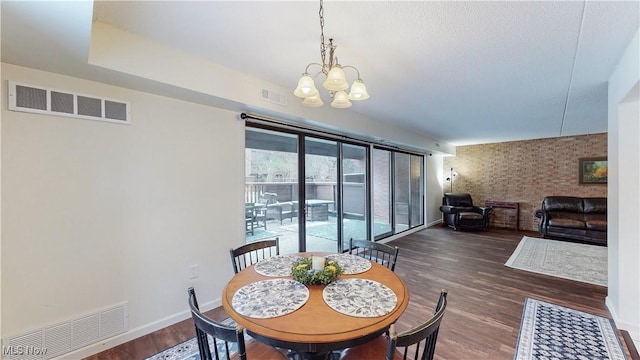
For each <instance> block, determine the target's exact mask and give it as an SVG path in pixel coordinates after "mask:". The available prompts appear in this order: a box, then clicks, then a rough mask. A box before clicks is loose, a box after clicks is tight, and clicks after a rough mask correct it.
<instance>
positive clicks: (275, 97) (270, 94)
mask: <svg viewBox="0 0 640 360" xmlns="http://www.w3.org/2000/svg"><path fill="white" fill-rule="evenodd" d="M261 95H262V100H264V101H268V102H270V103H274V104H278V105H282V106H287V96H286V95H283V94H280V93H277V92H275V91H271V90H267V89H262V94H261Z"/></svg>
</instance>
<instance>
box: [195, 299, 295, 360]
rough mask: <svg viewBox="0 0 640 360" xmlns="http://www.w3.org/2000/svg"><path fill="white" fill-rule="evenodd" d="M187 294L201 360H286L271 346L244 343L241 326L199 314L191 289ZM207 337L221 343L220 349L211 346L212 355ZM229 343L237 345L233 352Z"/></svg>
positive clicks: (252, 342) (254, 342)
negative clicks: (235, 358) (232, 359)
mask: <svg viewBox="0 0 640 360" xmlns="http://www.w3.org/2000/svg"><path fill="white" fill-rule="evenodd" d="M187 293H188V294H189V307H190V309H191V316H192V318H193V323H194V325H195V328H196V338H197V340H198V350H199V351H200V358H201V359H202V360H213V359H216V360H220V359H231V358H232V357H235V356H237V358H238V359H239V360H248V359H283V360H284V359H287V357H286V356H285V355H284V354H283V353H282V352H280V351H279V350H277V349H276V348H274V347H272V346H269V345H267V344H263V343H261V342H258V341H253V340H249V341H247V342H245V339H244V328H242V327H241V326H239V325H226V324H223V323H220V322H217V321H215V320H213V319H211V318H209V317H208V316H206V315H205V314H203V313H201V312H200V307H199V306H198V300H197V298H196V292H195V290H194V289H193V287H190V288H189V290H187ZM209 336H211V337H212V338H213V342H212V344H218V342H220V343H222V349H218V346H212V347H213V353H212V352H211V347H210V346H209ZM231 343H235V344H237V350H236V351H233V348H232V346H231ZM221 355H222V356H221ZM225 356H226V357H225Z"/></svg>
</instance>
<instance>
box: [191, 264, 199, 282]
mask: <svg viewBox="0 0 640 360" xmlns="http://www.w3.org/2000/svg"><path fill="white" fill-rule="evenodd" d="M198 276H200V267H199V266H198V264H195V265H191V266H189V279H195V278H197V277H198Z"/></svg>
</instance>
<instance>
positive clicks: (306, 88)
mask: <svg viewBox="0 0 640 360" xmlns="http://www.w3.org/2000/svg"><path fill="white" fill-rule="evenodd" d="M293 95H295V96H297V97H301V98H307V97H310V96H315V95H318V89H316V84H315V82H314V81H313V78H312V77H311V76H309V74H308V73H304V74H302V77H301V78H300V80H298V87H297V88H296V89H295V90H294V91H293Z"/></svg>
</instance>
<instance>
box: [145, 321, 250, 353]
mask: <svg viewBox="0 0 640 360" xmlns="http://www.w3.org/2000/svg"><path fill="white" fill-rule="evenodd" d="M222 323H224V324H227V325H233V324H235V322H234V321H233V320H231V319H229V318H227V319H225V320H223V321H222ZM208 338H209V349H211V351H212V353H213V349H214V343H213V338H212V337H211V336H209V337H208ZM245 339H246V340H249V339H250V337H249V336H248V335H246V334H245ZM215 346H217V348H218V355H220V359H221V360H226V359H227V356H226V352H225V350H224V342H222V341H218V342H217V343H216V344H215ZM237 348H238V345H237V344H236V343H229V353H230V354H231V355H232V354H234V353H236V351H237ZM213 358H214V359H215V356H213ZM146 360H200V350H199V349H198V341H197V340H196V338H195V337H194V338H191V339H189V340H187V341H184V342H181V343H180V344H178V345H175V346H173V347H170V348H168V349H167V350H164V351H162V352H160V353H157V354H155V355H153V356H151V357H148V358H147V359H146Z"/></svg>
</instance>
